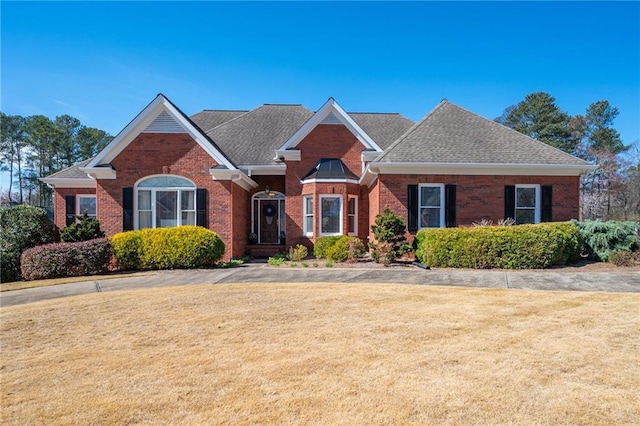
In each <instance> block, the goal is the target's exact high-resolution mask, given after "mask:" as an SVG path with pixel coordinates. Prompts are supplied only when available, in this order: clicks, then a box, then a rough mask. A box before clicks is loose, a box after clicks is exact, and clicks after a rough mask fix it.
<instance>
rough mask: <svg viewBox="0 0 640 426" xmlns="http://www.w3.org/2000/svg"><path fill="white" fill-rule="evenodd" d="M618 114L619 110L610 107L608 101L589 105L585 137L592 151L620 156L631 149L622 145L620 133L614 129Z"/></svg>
mask: <svg viewBox="0 0 640 426" xmlns="http://www.w3.org/2000/svg"><path fill="white" fill-rule="evenodd" d="M618 114H619V112H618V108H616V107H613V106H611V105H609V101H606V100H604V101H597V102H594V103H592V104H591V105H589V108H587V113H586V115H585V125H586V131H585V136H586V138H587V143H588V147H589V148H590V149H592V150H599V151H602V150H604V151H607V152H610V153H612V154H620V153H621V152H624V151H626V150H628V149H629V147H628V146H625V145H624V144H623V143H622V139H621V138H620V133H618V131H617V130H615V129H614V128H613V127H612V126H613V120H615V118H616V117H617V116H618Z"/></svg>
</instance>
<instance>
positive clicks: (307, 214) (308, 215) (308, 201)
mask: <svg viewBox="0 0 640 426" xmlns="http://www.w3.org/2000/svg"><path fill="white" fill-rule="evenodd" d="M302 200H303V203H304V204H303V215H304V235H306V236H307V237H311V236H313V195H305V196H304V197H302Z"/></svg>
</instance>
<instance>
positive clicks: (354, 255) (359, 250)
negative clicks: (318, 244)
mask: <svg viewBox="0 0 640 426" xmlns="http://www.w3.org/2000/svg"><path fill="white" fill-rule="evenodd" d="M364 252H365V248H364V244H363V243H362V240H360V238H358V237H350V236H347V235H345V236H342V237H340V238H339V239H338V240H337V241H336V242H335V243H334V244H333V245H332V246H331V247H329V248H328V249H327V250H326V252H325V254H326V257H327V260H329V261H332V262H346V261H350V262H355V261H356V260H358V258H359V257H361V256H362V255H363V254H364Z"/></svg>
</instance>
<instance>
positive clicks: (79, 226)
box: [60, 212, 104, 243]
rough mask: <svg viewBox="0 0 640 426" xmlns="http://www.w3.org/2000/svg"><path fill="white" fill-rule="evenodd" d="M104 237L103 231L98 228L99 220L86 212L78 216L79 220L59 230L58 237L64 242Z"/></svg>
mask: <svg viewBox="0 0 640 426" xmlns="http://www.w3.org/2000/svg"><path fill="white" fill-rule="evenodd" d="M96 238H104V232H103V231H102V229H100V222H98V220H97V219H94V218H92V217H89V216H88V215H87V212H84V213H83V215H82V216H80V221H79V222H76V223H72V224H71V225H69V226H67V227H66V228H64V229H63V230H62V231H60V239H61V240H62V242H65V243H77V242H78V241H89V240H95V239H96Z"/></svg>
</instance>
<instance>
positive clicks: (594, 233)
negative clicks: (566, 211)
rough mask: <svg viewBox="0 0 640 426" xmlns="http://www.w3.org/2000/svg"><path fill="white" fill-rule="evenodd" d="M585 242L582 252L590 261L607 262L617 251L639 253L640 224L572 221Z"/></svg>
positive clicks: (611, 221) (610, 221) (616, 221)
mask: <svg viewBox="0 0 640 426" xmlns="http://www.w3.org/2000/svg"><path fill="white" fill-rule="evenodd" d="M572 223H573V224H575V225H576V226H577V227H578V230H579V231H580V236H581V238H582V241H583V246H582V250H583V252H584V253H585V254H586V255H587V256H589V259H592V260H600V261H602V262H606V261H607V260H608V259H609V256H610V255H611V253H613V252H616V251H626V252H632V251H637V250H638V248H639V246H640V223H636V222H630V221H626V222H625V221H618V220H609V221H605V222H603V221H600V220H586V221H583V222H578V221H575V220H574V221H572Z"/></svg>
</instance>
